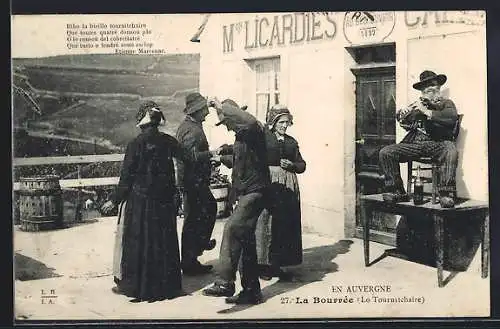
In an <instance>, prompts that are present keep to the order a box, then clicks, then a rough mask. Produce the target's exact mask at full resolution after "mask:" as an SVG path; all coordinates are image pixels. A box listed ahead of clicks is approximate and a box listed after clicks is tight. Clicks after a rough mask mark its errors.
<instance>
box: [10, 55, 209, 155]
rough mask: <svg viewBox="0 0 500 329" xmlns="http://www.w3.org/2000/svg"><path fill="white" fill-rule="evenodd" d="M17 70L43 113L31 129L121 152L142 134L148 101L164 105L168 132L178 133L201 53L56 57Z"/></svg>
mask: <svg viewBox="0 0 500 329" xmlns="http://www.w3.org/2000/svg"><path fill="white" fill-rule="evenodd" d="M13 66H14V68H15V72H17V73H18V74H19V75H20V76H21V77H24V78H25V79H23V83H25V84H26V83H27V84H29V85H30V86H31V87H32V88H33V89H34V90H35V92H36V94H37V101H38V102H39V104H40V107H41V109H42V115H41V116H37V117H36V118H35V119H34V120H33V121H30V129H31V130H35V131H38V132H40V131H42V132H46V133H50V134H55V135H59V136H69V137H73V138H83V139H89V140H91V141H97V142H98V144H99V145H106V143H108V144H109V145H113V146H117V147H120V148H123V147H124V146H125V145H126V142H127V141H129V140H130V139H132V138H133V137H134V136H135V135H136V134H137V129H136V128H135V114H136V112H137V109H138V107H139V105H140V104H141V103H142V102H144V101H145V100H154V101H156V102H158V103H159V105H160V106H161V107H162V110H163V112H164V114H165V116H166V119H167V125H166V126H165V127H164V130H165V131H166V132H167V133H174V132H175V129H176V128H177V126H178V125H179V123H180V122H181V120H182V118H183V113H182V109H183V107H184V98H185V96H186V94H187V93H190V92H193V91H197V90H198V82H199V55H197V54H181V55H179V54H177V55H167V56H121V55H74V56H55V57H48V58H39V59H14V60H13ZM23 106H25V105H23V103H22V101H18V102H16V101H15V102H14V110H13V117H14V121H15V123H22V122H23V121H24V120H26V119H25V117H26V115H27V113H30V111H29V110H26V109H23ZM30 153H32V152H30ZM43 153H44V154H45V153H47V152H43ZM71 155H76V154H71Z"/></svg>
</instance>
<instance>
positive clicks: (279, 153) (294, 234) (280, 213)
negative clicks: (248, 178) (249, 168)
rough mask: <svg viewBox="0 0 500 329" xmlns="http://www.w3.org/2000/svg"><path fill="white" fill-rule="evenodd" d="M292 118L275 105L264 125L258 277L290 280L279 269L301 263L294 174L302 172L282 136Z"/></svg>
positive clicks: (294, 149)
mask: <svg viewBox="0 0 500 329" xmlns="http://www.w3.org/2000/svg"><path fill="white" fill-rule="evenodd" d="M292 120H293V116H292V115H291V114H290V111H289V110H288V109H287V108H286V107H285V106H283V105H275V106H274V107H273V108H272V109H271V110H270V112H269V116H268V121H267V124H266V147H267V161H268V165H269V171H270V174H271V187H270V189H269V197H268V200H269V204H268V207H267V209H265V210H264V211H263V212H262V214H261V215H260V217H259V220H258V222H257V229H256V241H257V255H258V261H259V267H260V273H261V275H260V277H261V278H262V279H264V280H270V279H271V278H272V277H275V276H279V277H280V278H281V279H290V278H291V274H290V273H289V272H285V271H284V270H283V269H282V267H285V266H292V265H299V264H301V263H302V226H301V213H300V191H299V184H298V181H297V174H301V173H303V172H304V171H305V170H306V162H305V161H304V159H302V156H301V154H300V152H299V144H298V143H297V141H296V140H295V139H294V138H293V137H291V136H289V135H287V134H286V130H287V128H288V127H289V126H290V125H292V123H293V121H292Z"/></svg>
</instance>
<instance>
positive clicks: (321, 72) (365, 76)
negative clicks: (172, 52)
mask: <svg viewBox="0 0 500 329" xmlns="http://www.w3.org/2000/svg"><path fill="white" fill-rule="evenodd" d="M200 41H201V44H200V47H201V48H200V92H201V93H202V94H203V95H206V96H216V97H218V98H219V99H221V100H222V99H225V98H232V99H234V100H235V101H237V102H238V103H239V104H241V105H248V111H250V112H251V113H252V114H254V115H255V116H256V117H257V118H258V119H259V120H261V121H262V122H265V119H266V113H267V110H268V108H269V107H271V106H272V105H274V104H276V103H282V104H286V105H287V106H288V107H289V108H290V110H291V112H292V114H293V115H294V125H293V126H292V127H291V128H289V131H288V132H289V134H290V135H292V136H294V137H295V138H296V139H297V140H298V142H299V145H300V150H301V153H302V155H303V157H304V159H305V160H306V162H307V170H306V172H305V173H304V174H302V175H299V176H300V177H299V182H300V188H301V202H302V211H303V216H302V217H303V225H304V226H305V227H308V228H309V229H311V230H313V231H316V232H319V233H324V234H327V235H335V236H338V234H339V232H338V227H339V224H341V225H340V227H343V234H344V236H345V237H353V236H359V234H360V229H359V220H358V219H357V217H358V214H357V212H358V211H357V196H358V195H359V194H360V193H375V192H377V191H379V190H380V188H381V186H382V185H381V184H382V181H381V179H380V174H379V170H378V150H380V148H381V147H383V146H385V145H387V144H391V143H395V142H398V141H399V140H401V138H402V137H403V136H404V134H405V132H404V130H403V129H402V128H400V127H399V125H398V124H397V123H396V120H395V112H396V110H397V109H399V108H402V107H404V106H406V105H408V104H409V103H411V102H413V101H415V100H416V99H417V97H418V96H419V93H418V92H417V91H416V90H414V89H413V88H412V84H413V83H414V82H416V81H418V79H419V74H420V73H421V72H422V71H423V70H432V71H435V72H436V73H444V74H446V75H447V76H448V81H447V82H446V84H445V85H444V86H443V88H442V91H443V93H444V95H445V96H447V97H449V98H451V99H452V100H453V101H454V102H455V104H456V105H457V109H458V111H459V113H461V114H464V117H463V121H462V128H461V131H460V135H459V138H458V140H457V145H458V150H459V152H460V155H459V165H458V171H457V189H458V196H460V197H466V198H473V199H480V200H487V199H488V155H487V154H488V152H487V145H488V144H487V98H486V90H487V87H486V28H485V13H484V12H477V11H468V12H463V11H460V12H459V11H455V12H446V11H440V12H434V11H432V12H429V11H422V12H337V13H332V12H328V13H326V12H317V13H258V14H254V13H244V14H214V15H211V16H210V19H209V20H208V22H207V24H206V27H205V30H204V31H203V34H202V35H201V36H200ZM215 122H217V118H216V116H215V114H214V113H211V114H210V115H209V117H208V118H207V121H206V122H205V126H206V127H205V128H206V130H207V136H208V138H209V141H210V143H211V145H212V146H213V147H217V146H218V145H220V144H222V143H226V142H230V141H231V140H232V139H233V137H232V135H231V134H230V133H228V132H227V131H226V129H225V128H224V127H223V126H220V127H215V126H214V123H215ZM402 172H403V173H404V172H406V170H405V165H404V164H402ZM403 178H404V176H403ZM397 220H398V219H397V218H396V217H395V216H384V215H380V216H379V217H378V220H376V221H375V223H374V225H375V226H376V227H375V229H376V230H377V231H379V232H381V237H382V238H381V240H382V242H384V238H383V237H384V236H386V237H387V236H389V240H390V239H391V235H393V234H394V230H395V227H396V223H397Z"/></svg>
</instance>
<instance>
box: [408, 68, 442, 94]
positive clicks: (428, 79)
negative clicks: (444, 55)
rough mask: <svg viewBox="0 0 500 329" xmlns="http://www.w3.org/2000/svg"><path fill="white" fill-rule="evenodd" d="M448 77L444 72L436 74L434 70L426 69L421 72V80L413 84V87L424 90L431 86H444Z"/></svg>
mask: <svg viewBox="0 0 500 329" xmlns="http://www.w3.org/2000/svg"><path fill="white" fill-rule="evenodd" d="M446 80H447V77H446V75H444V74H436V73H434V72H432V71H424V72H422V73H420V81H419V82H417V83H414V84H413V88H415V89H417V90H423V89H425V88H427V87H429V86H442V85H444V83H445V82H446Z"/></svg>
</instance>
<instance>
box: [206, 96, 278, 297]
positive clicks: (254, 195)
mask: <svg viewBox="0 0 500 329" xmlns="http://www.w3.org/2000/svg"><path fill="white" fill-rule="evenodd" d="M211 106H213V107H215V109H216V110H217V115H218V117H219V120H220V121H219V123H218V124H217V125H220V124H223V125H225V126H226V128H227V129H228V130H229V131H233V132H234V133H235V142H234V144H233V145H232V146H230V147H227V146H226V147H224V148H223V149H222V150H221V152H220V153H221V156H220V157H216V160H220V161H221V162H222V163H223V164H224V165H225V166H227V167H228V168H232V174H231V180H232V188H231V190H232V191H231V194H232V197H231V198H234V199H236V200H237V204H236V207H235V209H234V210H233V213H232V214H231V216H230V217H229V219H228V221H227V222H226V225H225V226H224V232H223V236H222V244H221V250H220V255H219V262H220V271H219V273H218V279H217V280H216V281H215V282H214V283H213V285H211V286H210V287H208V288H206V289H204V290H203V294H204V295H206V296H215V297H223V296H225V297H227V298H226V303H232V304H259V303H261V302H262V294H261V289H260V283H259V270H258V265H257V249H256V243H255V229H256V225H257V219H258V218H259V215H260V213H261V212H262V210H263V209H264V206H265V193H266V191H267V189H268V188H269V185H270V182H271V181H270V174H269V167H268V166H267V151H266V141H265V134H264V130H263V129H262V127H261V125H259V123H258V121H257V120H256V119H255V117H254V116H252V115H251V114H249V113H248V112H245V111H244V110H242V109H241V108H240V107H239V106H237V105H234V101H230V100H226V101H224V102H222V103H220V102H219V101H218V100H216V99H215V100H214V101H213V102H211ZM240 259H241V270H240V276H241V285H242V287H243V290H242V291H241V292H240V293H239V294H238V295H236V296H233V295H234V292H235V280H236V272H237V270H238V265H239V263H240Z"/></svg>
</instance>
